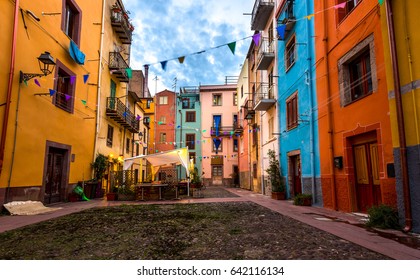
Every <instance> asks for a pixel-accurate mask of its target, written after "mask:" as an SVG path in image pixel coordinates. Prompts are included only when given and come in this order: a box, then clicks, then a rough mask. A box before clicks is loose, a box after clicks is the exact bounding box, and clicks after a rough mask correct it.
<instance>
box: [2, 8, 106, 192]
mask: <svg viewBox="0 0 420 280" xmlns="http://www.w3.org/2000/svg"><path fill="white" fill-rule="evenodd" d="M76 2H77V4H78V5H79V7H80V9H81V10H82V13H83V18H82V29H81V39H80V49H81V51H82V52H83V53H84V54H85V55H86V61H85V64H84V65H79V64H77V63H76V62H74V61H73V60H72V58H71V57H70V55H69V53H68V49H69V44H70V39H69V38H68V37H67V35H65V34H64V32H63V31H62V30H61V28H60V26H61V20H62V18H61V11H62V1H52V2H51V1H49V2H48V3H45V2H43V1H31V0H22V1H20V7H21V8H22V9H23V10H24V11H26V10H30V11H31V12H33V14H35V15H36V16H37V17H38V18H39V19H40V21H39V22H38V21H36V20H34V19H33V18H32V17H30V16H28V14H27V13H26V12H24V19H25V22H26V26H27V30H26V31H25V28H24V25H23V21H22V16H21V14H20V13H19V15H18V17H19V21H18V34H17V43H16V60H15V69H14V72H13V88H12V100H11V108H10V113H9V121H8V129H7V136H6V137H7V142H6V147H5V158H4V166H3V170H2V172H1V174H0V188H5V187H6V186H8V185H9V181H10V186H11V187H31V186H42V185H43V183H44V182H43V176H44V163H45V157H46V141H53V142H57V143H61V144H65V145H69V146H71V154H74V155H75V160H74V162H71V163H70V168H69V170H70V171H69V174H68V183H75V182H77V181H79V180H82V179H83V178H84V179H89V178H91V166H90V164H91V162H92V161H93V145H94V137H95V133H94V132H95V108H96V87H95V86H92V85H89V84H88V83H96V79H97V75H96V72H97V69H98V62H97V61H96V59H97V58H98V50H99V34H100V27H99V26H98V25H95V24H94V23H97V22H100V20H101V9H98V7H101V6H102V1H101V0H92V1H81V0H79V1H76ZM1 6H2V8H1V9H0V10H1V12H0V13H1V19H0V20H1V21H2V22H1V23H0V25H1V26H2V32H1V35H0V36H1V37H0V41H1V42H4V43H3V46H2V52H1V54H0V61H1V63H2V65H4V66H3V67H2V68H1V70H0V71H1V72H0V84H1V88H0V98H1V99H0V100H1V101H0V103H3V102H5V100H6V93H7V81H8V72H9V67H10V57H11V48H12V44H11V42H12V30H13V10H14V3H12V1H2V4H1ZM46 11H48V12H57V13H60V15H50V16H47V15H45V16H43V15H42V12H46ZM44 51H49V52H50V53H51V55H52V56H53V58H54V59H55V60H56V61H57V60H60V61H61V62H62V63H63V64H64V65H65V66H66V67H67V68H69V69H70V70H71V71H72V72H73V73H75V75H76V90H75V96H74V113H68V112H65V111H64V110H62V109H59V108H57V107H56V106H55V105H54V104H53V103H52V98H51V97H50V96H49V89H54V73H53V74H51V75H48V76H46V77H42V78H37V80H38V81H39V84H40V87H39V86H37V85H36V84H35V80H34V79H32V80H30V81H28V82H27V85H25V83H22V84H19V71H23V72H25V73H40V70H39V66H38V60H37V57H38V56H39V55H40V54H41V53H43V52H44ZM89 60H93V61H92V62H90V61H89ZM85 74H90V76H89V80H88V83H86V84H85V83H84V82H83V75H85ZM36 94H43V95H40V96H37V95H36ZM19 96H20V98H19ZM18 99H19V103H18ZM82 100H85V101H86V106H85V105H84V104H83V103H82ZM17 104H18V106H17ZM17 114H18V124H17V129H16V127H15V123H16V115H17ZM3 115H4V106H1V111H0V118H1V120H3ZM15 132H16V138H15V137H14V135H15ZM14 143H15V144H16V146H15V153H14V163H13V170H12V173H11V167H12V166H11V165H12V152H13V147H14ZM10 174H12V175H11V177H10ZM0 191H1V189H0Z"/></svg>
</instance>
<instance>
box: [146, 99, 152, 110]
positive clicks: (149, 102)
mask: <svg viewBox="0 0 420 280" xmlns="http://www.w3.org/2000/svg"><path fill="white" fill-rule="evenodd" d="M152 102H153V100H151V99H147V105H146V108H147V109H150V104H152Z"/></svg>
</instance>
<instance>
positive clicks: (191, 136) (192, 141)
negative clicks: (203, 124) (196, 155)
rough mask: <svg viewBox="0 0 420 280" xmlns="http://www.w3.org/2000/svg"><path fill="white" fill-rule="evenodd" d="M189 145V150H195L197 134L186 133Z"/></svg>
mask: <svg viewBox="0 0 420 280" xmlns="http://www.w3.org/2000/svg"><path fill="white" fill-rule="evenodd" d="M185 139H186V141H187V145H186V146H187V147H188V149H189V150H195V134H186V135H185Z"/></svg>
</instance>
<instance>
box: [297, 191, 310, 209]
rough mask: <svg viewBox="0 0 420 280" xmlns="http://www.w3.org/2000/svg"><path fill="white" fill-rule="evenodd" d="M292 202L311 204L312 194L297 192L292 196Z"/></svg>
mask: <svg viewBox="0 0 420 280" xmlns="http://www.w3.org/2000/svg"><path fill="white" fill-rule="evenodd" d="M293 204H294V205H306V206H309V205H311V204H312V195H311V194H305V193H299V194H297V195H295V197H294V198H293Z"/></svg>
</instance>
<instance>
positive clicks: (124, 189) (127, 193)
mask: <svg viewBox="0 0 420 280" xmlns="http://www.w3.org/2000/svg"><path fill="white" fill-rule="evenodd" d="M117 192H118V200H135V198H136V197H135V192H134V189H133V188H131V187H129V186H121V187H119V188H118V191H117Z"/></svg>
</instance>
